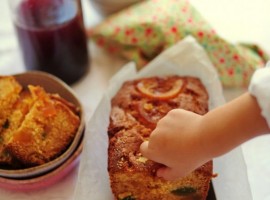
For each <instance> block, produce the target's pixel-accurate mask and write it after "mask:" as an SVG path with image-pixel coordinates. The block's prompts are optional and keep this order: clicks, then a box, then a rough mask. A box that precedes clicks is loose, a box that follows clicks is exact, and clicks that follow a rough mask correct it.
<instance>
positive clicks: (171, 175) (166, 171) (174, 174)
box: [157, 167, 181, 181]
mask: <svg viewBox="0 0 270 200" xmlns="http://www.w3.org/2000/svg"><path fill="white" fill-rule="evenodd" d="M157 176H158V177H162V178H164V179H166V180H168V181H174V180H177V179H179V178H181V176H180V175H179V173H178V171H176V170H173V169H172V168H169V167H162V168H159V169H158V170H157Z"/></svg>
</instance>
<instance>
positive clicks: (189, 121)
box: [141, 109, 210, 180]
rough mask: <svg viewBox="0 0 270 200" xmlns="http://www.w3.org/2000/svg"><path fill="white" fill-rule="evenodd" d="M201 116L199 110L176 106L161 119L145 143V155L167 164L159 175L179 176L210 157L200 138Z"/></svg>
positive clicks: (159, 171) (165, 176)
mask: <svg viewBox="0 0 270 200" xmlns="http://www.w3.org/2000/svg"><path fill="white" fill-rule="evenodd" d="M201 119H202V116H200V115H198V114H195V113H192V112H189V111H185V110H182V109H175V110H172V111H170V112H169V113H168V114H167V115H166V116H165V117H164V118H162V119H161V120H160V121H159V122H158V124H157V127H156V129H155V130H154V131H153V132H152V134H151V136H150V138H149V141H148V142H144V143H142V145H141V152H142V154H143V155H144V156H145V157H147V158H149V159H150V160H153V161H155V162H158V163H161V164H164V165H165V167H164V168H161V169H159V170H158V171H157V176H159V177H163V178H165V179H167V180H175V179H177V178H180V177H183V176H185V175H187V174H188V173H190V172H191V171H193V170H194V169H196V168H197V167H199V166H200V165H202V164H204V163H205V162H207V161H208V158H207V156H206V155H205V154H206V151H204V150H202V149H204V148H205V147H203V144H202V143H201V141H200V137H201V136H200V135H201V133H200V124H201ZM209 160H210V158H209Z"/></svg>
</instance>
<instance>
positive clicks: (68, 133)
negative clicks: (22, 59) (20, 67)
mask: <svg viewBox="0 0 270 200" xmlns="http://www.w3.org/2000/svg"><path fill="white" fill-rule="evenodd" d="M29 90H30V93H31V96H32V99H33V101H34V103H33V105H32V107H31V108H30V110H29V112H28V113H27V115H26V116H25V118H24V120H23V121H22V123H21V124H20V126H19V127H18V129H16V130H14V131H13V133H12V135H11V136H10V138H9V140H8V142H7V144H6V151H7V152H8V153H9V154H11V155H12V156H13V157H15V158H16V159H17V160H19V161H20V162H22V163H23V165H24V166H26V167H31V166H37V165H41V164H44V163H46V162H49V161H51V160H52V159H54V158H56V157H58V156H59V155H60V154H62V153H63V152H64V151H65V150H66V149H67V147H68V146H69V144H70V143H71V142H72V141H73V138H74V137H75V134H76V131H77V128H78V126H79V124H80V119H79V117H78V115H77V113H74V112H73V110H72V109H71V108H70V105H69V104H66V103H65V102H66V101H65V100H63V99H61V98H60V97H56V96H54V95H50V94H48V93H46V92H45V91H44V89H43V88H41V87H39V86H29Z"/></svg>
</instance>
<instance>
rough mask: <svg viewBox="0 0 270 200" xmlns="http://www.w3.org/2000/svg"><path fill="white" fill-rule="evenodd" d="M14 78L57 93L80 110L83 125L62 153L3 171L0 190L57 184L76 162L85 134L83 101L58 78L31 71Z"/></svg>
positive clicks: (0, 174) (22, 83)
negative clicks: (48, 158)
mask: <svg viewBox="0 0 270 200" xmlns="http://www.w3.org/2000/svg"><path fill="white" fill-rule="evenodd" d="M14 76H15V78H16V79H17V81H18V82H19V83H20V84H21V85H22V86H23V87H27V86H28V85H29V84H32V85H40V86H42V87H43V88H44V89H45V90H46V91H47V92H49V93H58V94H59V95H60V96H61V97H63V98H64V99H66V100H67V101H69V102H71V103H73V104H74V105H76V106H77V107H78V108H79V109H80V119H81V123H80V126H79V128H78V131H77V133H76V135H75V138H74V140H73V141H72V143H71V145H70V146H69V148H68V149H67V150H66V151H65V152H64V153H63V154H61V155H60V156H59V157H57V158H56V159H54V160H52V161H50V162H48V163H45V164H43V165H40V166H36V167H31V168H26V169H19V170H8V169H0V187H7V188H10V189H12V188H14V189H19V188H22V189H27V188H29V189H33V188H36V187H37V188H38V187H39V186H42V185H43V184H45V185H47V184H49V183H51V182H55V181H56V180H57V179H59V178H61V177H62V176H63V175H64V174H65V173H67V172H68V171H69V170H70V169H71V168H73V166H74V165H75V164H76V163H77V161H78V157H79V154H80V152H81V148H82V138H83V134H84V112H83V108H82V105H81V103H80V101H79V100H78V98H77V97H76V95H75V94H74V93H73V91H72V90H71V88H70V87H69V86H68V85H66V84H65V83H64V82H63V81H61V80H60V79H58V78H56V77H55V76H53V75H50V74H48V73H45V72H39V71H29V72H25V73H21V74H16V75H14Z"/></svg>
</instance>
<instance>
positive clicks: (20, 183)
mask: <svg viewBox="0 0 270 200" xmlns="http://www.w3.org/2000/svg"><path fill="white" fill-rule="evenodd" d="M83 138H84V134H83V135H82V138H81V141H80V143H79V144H78V146H77V148H76V150H75V152H74V153H73V154H72V155H71V156H70V157H69V158H68V159H67V160H66V161H65V162H64V163H63V164H62V165H60V166H58V167H57V168H55V169H53V170H51V171H49V172H47V173H45V174H42V175H40V176H36V177H32V178H30V179H13V178H5V177H0V187H1V188H4V189H8V190H15V191H33V190H38V189H44V188H45V187H49V186H51V185H53V184H54V183H56V182H58V181H59V180H61V179H62V178H64V177H65V176H66V175H67V174H68V173H69V172H70V171H71V170H72V169H74V168H75V167H76V166H77V165H78V163H79V162H80V158H81V153H82V150H83Z"/></svg>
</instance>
